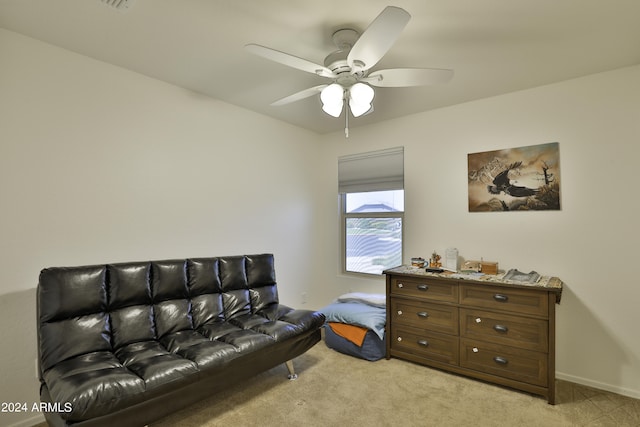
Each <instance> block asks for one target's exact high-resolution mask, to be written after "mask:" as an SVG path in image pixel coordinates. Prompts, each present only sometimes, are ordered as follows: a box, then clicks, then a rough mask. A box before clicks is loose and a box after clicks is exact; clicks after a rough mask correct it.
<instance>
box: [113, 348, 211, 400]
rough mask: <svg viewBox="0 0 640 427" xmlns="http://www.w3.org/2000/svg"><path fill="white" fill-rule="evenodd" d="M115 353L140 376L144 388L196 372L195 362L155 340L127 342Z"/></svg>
mask: <svg viewBox="0 0 640 427" xmlns="http://www.w3.org/2000/svg"><path fill="white" fill-rule="evenodd" d="M115 354H116V356H117V357H118V359H119V360H120V361H121V362H122V364H123V365H124V366H125V367H126V368H127V369H129V370H130V371H132V372H133V373H134V374H136V375H137V376H139V377H140V378H142V380H143V381H144V385H145V389H146V390H151V389H154V388H156V387H159V386H161V385H165V384H167V383H170V382H174V381H180V380H183V379H186V378H188V377H189V376H190V375H193V374H195V373H197V372H198V367H197V365H196V363H195V362H192V361H191V360H188V359H185V358H183V357H180V356H178V355H176V354H173V353H170V352H169V351H167V349H166V348H164V347H163V346H162V345H161V344H160V343H159V342H157V341H143V342H139V343H133V344H129V345H127V346H124V347H122V348H119V349H118V350H116V353H115Z"/></svg>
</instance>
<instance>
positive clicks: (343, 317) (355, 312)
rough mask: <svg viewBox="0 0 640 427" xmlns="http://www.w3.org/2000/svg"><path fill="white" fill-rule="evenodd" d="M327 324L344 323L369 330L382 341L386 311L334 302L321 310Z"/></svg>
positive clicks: (378, 308)
mask: <svg viewBox="0 0 640 427" xmlns="http://www.w3.org/2000/svg"><path fill="white" fill-rule="evenodd" d="M318 311H320V312H321V313H323V314H324V315H325V316H326V318H327V320H326V321H327V322H338V323H346V324H348V325H356V326H362V327H363V328H367V329H371V330H372V331H374V332H375V333H376V335H378V337H380V339H381V340H383V339H384V326H385V324H386V323H387V310H386V309H384V308H380V307H373V306H371V305H366V304H360V303H356V302H336V303H333V304H329V305H328V306H326V307H324V308H321V309H320V310H318Z"/></svg>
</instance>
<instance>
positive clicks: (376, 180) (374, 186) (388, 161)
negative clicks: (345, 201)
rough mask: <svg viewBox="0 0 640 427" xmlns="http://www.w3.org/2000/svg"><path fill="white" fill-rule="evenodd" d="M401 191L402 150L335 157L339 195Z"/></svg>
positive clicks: (395, 149) (402, 148) (397, 148)
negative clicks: (336, 159) (336, 160)
mask: <svg viewBox="0 0 640 427" xmlns="http://www.w3.org/2000/svg"><path fill="white" fill-rule="evenodd" d="M402 189H404V147H396V148H389V149H386V150H378V151H370V152H367V153H360V154H351V155H348V156H341V157H339V158H338V191H339V192H340V193H342V194H344V193H362V192H367V191H384V190H402Z"/></svg>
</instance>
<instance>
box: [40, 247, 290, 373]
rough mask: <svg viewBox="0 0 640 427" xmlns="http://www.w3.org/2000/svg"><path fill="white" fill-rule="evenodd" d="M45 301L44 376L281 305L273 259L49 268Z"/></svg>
mask: <svg viewBox="0 0 640 427" xmlns="http://www.w3.org/2000/svg"><path fill="white" fill-rule="evenodd" d="M37 298H38V334H39V349H38V350H39V353H40V363H41V370H42V372H44V371H46V370H47V369H49V368H50V367H52V366H54V365H55V364H57V363H59V362H61V361H64V360H66V359H69V358H72V357H75V356H78V355H82V354H88V353H92V352H99V351H110V352H113V351H115V350H117V349H118V348H120V347H123V346H126V345H129V344H131V343H134V342H141V341H153V340H156V341H159V340H160V339H161V338H162V337H164V336H166V335H168V334H173V333H175V332H179V331H183V330H197V329H198V328H199V327H201V326H203V325H205V324H208V323H212V322H220V321H224V320H230V319H233V318H234V317H239V316H244V315H249V314H259V313H260V312H261V311H263V310H265V309H267V308H268V307H270V306H272V305H273V304H278V294H277V289H276V279H275V269H274V261H273V255H271V254H260V255H246V256H231V257H219V258H194V259H184V260H166V261H151V262H132V263H121V264H109V265H96V266H83V267H55V268H48V269H44V270H42V272H41V273H40V281H39V284H38V297H37Z"/></svg>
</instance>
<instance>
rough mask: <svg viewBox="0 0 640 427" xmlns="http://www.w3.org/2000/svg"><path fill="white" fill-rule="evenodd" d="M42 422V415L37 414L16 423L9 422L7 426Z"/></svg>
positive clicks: (30, 424) (26, 425) (30, 425)
mask: <svg viewBox="0 0 640 427" xmlns="http://www.w3.org/2000/svg"><path fill="white" fill-rule="evenodd" d="M43 422H45V419H44V415H42V414H37V415H34V416H32V417H29V418H26V419H24V420H22V421H18V422H17V423H14V424H10V425H9V426H8V427H33V426H35V425H36V424H42V423H43Z"/></svg>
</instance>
